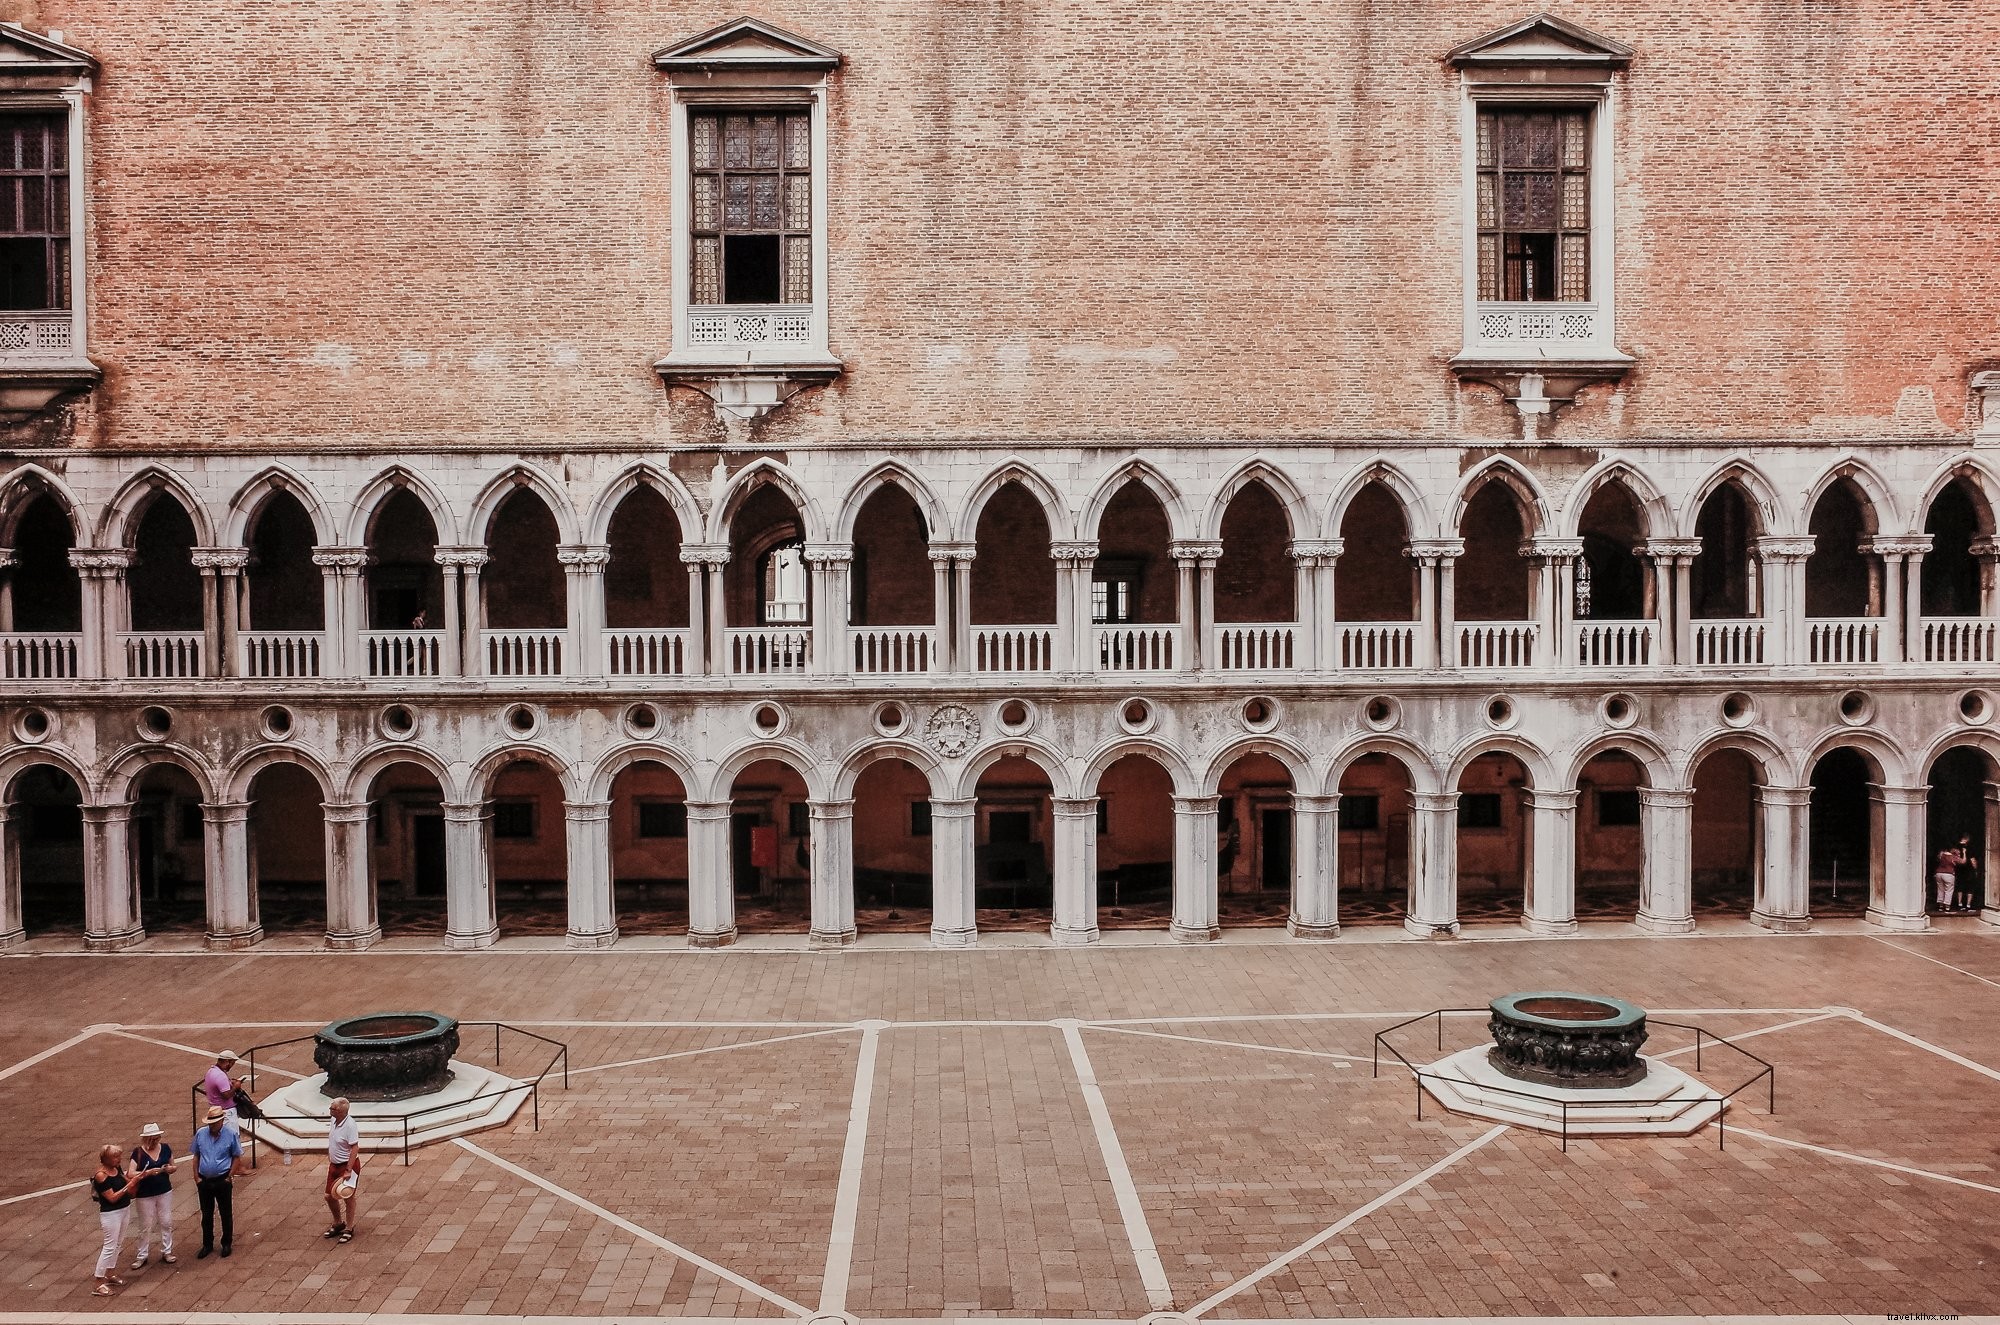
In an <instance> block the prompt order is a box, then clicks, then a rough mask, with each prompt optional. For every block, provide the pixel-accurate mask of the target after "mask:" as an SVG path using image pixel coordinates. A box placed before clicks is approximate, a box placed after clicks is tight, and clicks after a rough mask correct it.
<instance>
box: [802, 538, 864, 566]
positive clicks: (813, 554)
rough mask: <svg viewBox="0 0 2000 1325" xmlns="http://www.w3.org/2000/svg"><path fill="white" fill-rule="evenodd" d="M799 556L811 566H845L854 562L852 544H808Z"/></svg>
mask: <svg viewBox="0 0 2000 1325" xmlns="http://www.w3.org/2000/svg"><path fill="white" fill-rule="evenodd" d="M799 554H800V555H801V556H803V557H804V558H805V559H806V564H807V565H810V566H845V565H846V564H847V563H849V562H850V561H853V560H854V544H852V543H807V544H806V545H805V546H804V547H802V548H800V549H799Z"/></svg>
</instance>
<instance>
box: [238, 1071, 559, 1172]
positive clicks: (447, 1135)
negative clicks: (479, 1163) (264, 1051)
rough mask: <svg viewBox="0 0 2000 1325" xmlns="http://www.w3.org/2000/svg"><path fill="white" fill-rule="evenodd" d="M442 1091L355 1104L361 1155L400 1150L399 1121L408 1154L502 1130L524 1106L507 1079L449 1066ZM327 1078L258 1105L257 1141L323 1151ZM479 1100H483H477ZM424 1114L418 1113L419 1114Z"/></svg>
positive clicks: (520, 1089) (521, 1090)
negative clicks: (406, 1132) (260, 1113)
mask: <svg viewBox="0 0 2000 1325" xmlns="http://www.w3.org/2000/svg"><path fill="white" fill-rule="evenodd" d="M451 1073H452V1075H451V1080H450V1081H449V1082H447V1083H446V1084H445V1087H444V1089H443V1090H440V1091H437V1092H434V1093H433V1094H429V1095H420V1096H417V1097H415V1098H413V1099H407V1100H354V1101H351V1102H350V1103H349V1104H348V1111H349V1113H350V1114H351V1115H352V1116H353V1118H354V1120H355V1122H356V1123H357V1124H359V1126H360V1128H361V1148H362V1153H363V1154H364V1155H365V1154H368V1153H379V1152H384V1151H387V1152H392V1153H393V1152H396V1151H400V1150H401V1149H402V1148H403V1119H404V1118H405V1117H406V1116H408V1117H409V1118H410V1131H409V1143H410V1146H411V1148H412V1149H415V1148H416V1147H418V1146H427V1145H433V1144H435V1143H437V1142H439V1141H449V1140H450V1139H451V1138H452V1137H455V1136H469V1135H471V1134H472V1133H474V1132H484V1131H488V1130H490V1129H492V1128H495V1127H504V1126H506V1124H507V1123H509V1122H511V1121H512V1120H513V1118H514V1115H515V1114H516V1113H518V1112H519V1111H520V1108H521V1106H522V1105H523V1104H525V1103H527V1102H528V1094H529V1089H530V1088H529V1087H528V1086H527V1085H526V1084H525V1083H523V1082H519V1081H516V1080H515V1079H514V1078H512V1077H505V1076H501V1075H500V1074H499V1073H498V1072H493V1071H490V1070H488V1069H486V1068H483V1067H478V1066H476V1065H474V1064H471V1063H462V1062H458V1061H453V1063H452V1065H451ZM325 1087H326V1073H324V1072H320V1073H317V1074H315V1075H313V1076H309V1077H305V1078H303V1079H301V1080H299V1081H294V1082H292V1083H291V1084H290V1085H288V1086H285V1087H284V1088H282V1089H280V1090H276V1091H273V1092H272V1093H271V1094H269V1095H267V1096H265V1097H264V1098H263V1099H261V1100H259V1101H258V1102H257V1104H258V1107H259V1108H261V1109H262V1110H263V1111H264V1112H265V1114H267V1115H269V1116H267V1117H266V1118H264V1119H262V1120H260V1121H259V1122H257V1123H256V1128H257V1139H258V1140H259V1141H262V1142H264V1143H265V1144H266V1145H270V1146H276V1147H277V1148H278V1149H280V1150H288V1151H289V1150H324V1149H326V1133H327V1129H328V1127H329V1126H331V1123H330V1121H329V1119H328V1114H327V1110H328V1108H329V1106H331V1105H332V1103H333V1100H332V1098H331V1097H330V1096H328V1095H327V1093H326V1089H325ZM481 1097H483V1098H481ZM419 1110H422V1111H423V1112H421V1113H419V1112H418V1111H419Z"/></svg>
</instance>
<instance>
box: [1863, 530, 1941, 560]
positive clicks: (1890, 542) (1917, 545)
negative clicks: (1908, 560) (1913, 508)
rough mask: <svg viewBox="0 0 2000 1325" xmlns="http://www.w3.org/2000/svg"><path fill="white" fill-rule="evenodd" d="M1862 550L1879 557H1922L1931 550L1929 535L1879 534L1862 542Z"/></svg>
mask: <svg viewBox="0 0 2000 1325" xmlns="http://www.w3.org/2000/svg"><path fill="white" fill-rule="evenodd" d="M1861 550H1862V551H1863V552H1872V553H1874V554H1875V555H1876V556H1878V557H1921V556H1922V555H1924V553H1926V552H1928V551H1930V550H1931V536H1930V535H1929V534H1877V535H1876V536H1875V537H1873V538H1864V539H1862V540H1861Z"/></svg>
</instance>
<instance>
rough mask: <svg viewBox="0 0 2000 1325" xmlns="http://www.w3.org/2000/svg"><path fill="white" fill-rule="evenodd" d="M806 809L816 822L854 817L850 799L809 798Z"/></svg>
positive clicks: (852, 803)
mask: <svg viewBox="0 0 2000 1325" xmlns="http://www.w3.org/2000/svg"><path fill="white" fill-rule="evenodd" d="M806 809H807V814H808V817H810V818H811V819H813V820H814V821H816V822H817V821H820V820H834V819H852V818H853V817H854V802H853V801H852V800H844V801H815V800H809V801H807V802H806ZM932 813H933V814H935V813H936V811H935V810H934V811H932Z"/></svg>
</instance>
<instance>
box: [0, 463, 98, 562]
mask: <svg viewBox="0 0 2000 1325" xmlns="http://www.w3.org/2000/svg"><path fill="white" fill-rule="evenodd" d="M37 497H47V498H49V499H50V500H51V501H53V502H55V504H56V505H58V506H60V507H62V512H63V516H64V518H65V519H67V520H68V521H69V532H70V537H71V539H72V540H73V541H74V544H75V545H77V546H81V545H82V544H83V543H84V541H85V539H86V538H87V537H88V530H87V529H86V527H85V521H84V518H83V505H82V503H80V502H79V501H78V500H77V497H76V493H75V492H73V491H71V489H70V486H69V484H67V483H65V482H63V481H62V479H60V478H58V477H57V476H56V475H54V474H52V473H50V472H49V471H48V470H46V469H43V468H42V467H41V466H40V465H23V466H21V467H20V468H19V469H17V470H15V471H13V472H12V473H11V474H9V475H7V478H6V482H5V484H4V486H0V547H12V546H14V536H15V531H16V529H17V528H18V527H19V525H20V522H21V515H22V513H23V512H25V511H26V510H27V509H28V507H29V506H30V505H31V504H32V503H33V502H34V500H35V498H37Z"/></svg>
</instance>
